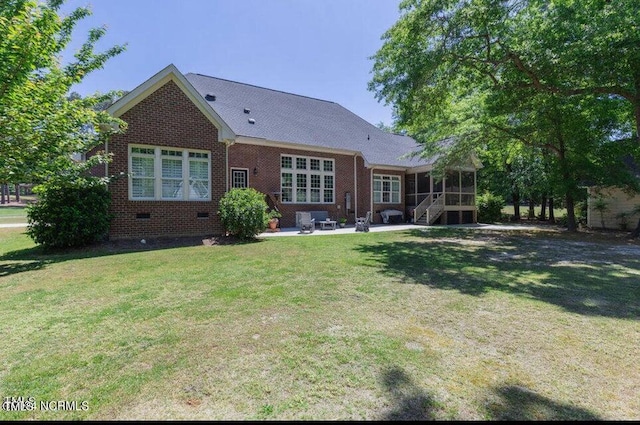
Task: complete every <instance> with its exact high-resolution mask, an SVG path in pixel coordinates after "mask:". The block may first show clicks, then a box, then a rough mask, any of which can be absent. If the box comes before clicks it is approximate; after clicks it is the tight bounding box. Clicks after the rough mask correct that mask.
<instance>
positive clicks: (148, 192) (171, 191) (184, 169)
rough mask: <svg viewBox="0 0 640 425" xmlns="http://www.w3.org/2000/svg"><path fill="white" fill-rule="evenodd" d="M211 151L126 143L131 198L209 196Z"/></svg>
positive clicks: (207, 198)
mask: <svg viewBox="0 0 640 425" xmlns="http://www.w3.org/2000/svg"><path fill="white" fill-rule="evenodd" d="M210 157H211V155H210V153H209V152H206V151H194V150H187V149H179V148H166V147H157V146H130V147H129V173H130V178H129V198H130V199H132V200H175V201H208V200H211V176H210V170H211V158H210Z"/></svg>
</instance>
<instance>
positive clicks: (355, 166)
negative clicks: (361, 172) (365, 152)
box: [353, 154, 358, 218]
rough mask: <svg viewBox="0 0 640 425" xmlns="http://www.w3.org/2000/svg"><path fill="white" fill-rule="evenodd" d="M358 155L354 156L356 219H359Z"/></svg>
mask: <svg viewBox="0 0 640 425" xmlns="http://www.w3.org/2000/svg"><path fill="white" fill-rule="evenodd" d="M357 163H358V154H355V155H353V203H354V209H353V211H354V213H355V216H356V218H358V167H357Z"/></svg>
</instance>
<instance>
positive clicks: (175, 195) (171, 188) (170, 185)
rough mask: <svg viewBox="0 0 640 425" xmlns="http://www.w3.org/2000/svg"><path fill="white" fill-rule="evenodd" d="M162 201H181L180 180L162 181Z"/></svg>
mask: <svg viewBox="0 0 640 425" xmlns="http://www.w3.org/2000/svg"><path fill="white" fill-rule="evenodd" d="M162 198H163V199H182V179H179V180H176V179H171V180H167V179H163V180H162Z"/></svg>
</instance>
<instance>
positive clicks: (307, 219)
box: [300, 212, 316, 233]
mask: <svg viewBox="0 0 640 425" xmlns="http://www.w3.org/2000/svg"><path fill="white" fill-rule="evenodd" d="M315 229H316V219H315V218H311V213H310V212H301V213H300V233H302V232H304V231H305V230H307V231H309V232H310V233H313V231H314V230H315Z"/></svg>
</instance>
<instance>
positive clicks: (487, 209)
mask: <svg viewBox="0 0 640 425" xmlns="http://www.w3.org/2000/svg"><path fill="white" fill-rule="evenodd" d="M476 206H477V208H478V221H479V222H481V223H495V222H496V221H500V220H501V219H502V208H504V206H505V202H504V199H502V197H501V196H498V195H494V194H493V193H491V192H484V193H483V194H482V195H478V197H477V200H476Z"/></svg>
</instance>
